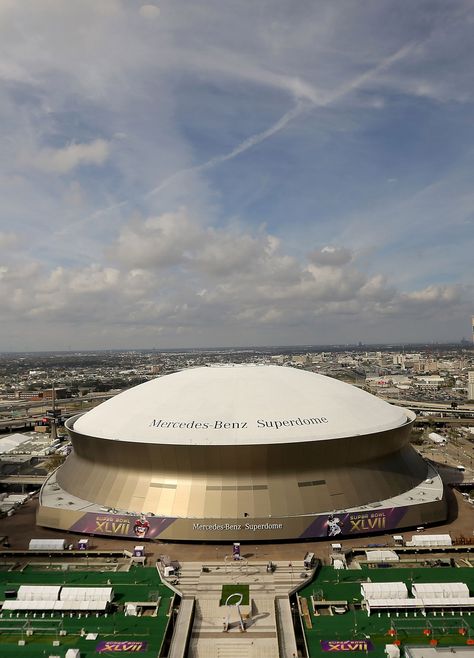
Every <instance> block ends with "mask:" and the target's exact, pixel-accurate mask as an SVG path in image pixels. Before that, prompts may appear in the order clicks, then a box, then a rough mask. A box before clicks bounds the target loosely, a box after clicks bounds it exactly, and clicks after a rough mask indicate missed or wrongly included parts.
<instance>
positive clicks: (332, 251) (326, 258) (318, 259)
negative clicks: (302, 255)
mask: <svg viewBox="0 0 474 658" xmlns="http://www.w3.org/2000/svg"><path fill="white" fill-rule="evenodd" d="M309 259H310V260H311V261H312V262H313V263H316V264H317V265H328V266H332V265H344V264H345V263H350V261H351V260H352V252H351V250H350V249H346V248H344V247H333V246H326V247H322V248H320V249H315V250H314V251H312V252H311V253H310V254H309Z"/></svg>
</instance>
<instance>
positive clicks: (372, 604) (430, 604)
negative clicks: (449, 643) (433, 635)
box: [365, 596, 474, 615]
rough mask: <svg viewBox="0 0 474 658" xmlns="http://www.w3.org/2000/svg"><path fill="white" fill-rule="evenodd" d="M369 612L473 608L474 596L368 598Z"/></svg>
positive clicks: (367, 606) (366, 603)
mask: <svg viewBox="0 0 474 658" xmlns="http://www.w3.org/2000/svg"><path fill="white" fill-rule="evenodd" d="M365 606H366V609H367V613H368V614H369V615H370V613H371V612H373V611H375V610H378V611H380V610H403V611H406V610H421V611H422V613H423V614H424V612H425V610H427V609H429V610H446V609H448V610H451V609H452V608H457V609H459V608H461V609H463V610H464V609H466V610H467V609H470V608H471V609H472V608H474V597H472V596H468V597H463V598H449V599H439V598H427V597H423V598H416V599H367V600H366V601H365Z"/></svg>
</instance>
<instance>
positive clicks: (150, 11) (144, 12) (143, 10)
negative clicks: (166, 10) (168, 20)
mask: <svg viewBox="0 0 474 658" xmlns="http://www.w3.org/2000/svg"><path fill="white" fill-rule="evenodd" d="M139 11H140V16H142V17H143V18H147V19H148V20H153V19H155V18H158V16H159V15H160V8H159V7H157V6H156V5H142V6H141V7H140V10H139Z"/></svg>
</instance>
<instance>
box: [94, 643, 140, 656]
mask: <svg viewBox="0 0 474 658" xmlns="http://www.w3.org/2000/svg"><path fill="white" fill-rule="evenodd" d="M147 648H148V643H147V642H141V641H136V640H128V641H126V642H115V641H114V640H110V641H109V640H105V641H104V642H99V644H98V645H97V646H96V648H95V650H96V652H97V653H109V652H110V653H139V652H142V651H146V650H147Z"/></svg>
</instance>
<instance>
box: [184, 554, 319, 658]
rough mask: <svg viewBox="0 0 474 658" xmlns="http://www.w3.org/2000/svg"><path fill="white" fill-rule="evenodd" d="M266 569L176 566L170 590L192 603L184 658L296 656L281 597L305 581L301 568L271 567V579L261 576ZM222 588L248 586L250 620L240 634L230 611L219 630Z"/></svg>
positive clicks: (249, 564)
mask: <svg viewBox="0 0 474 658" xmlns="http://www.w3.org/2000/svg"><path fill="white" fill-rule="evenodd" d="M266 564H267V563H266V562H259V561H251V560H249V561H246V560H242V561H241V562H228V563H223V562H218V561H213V562H207V563H206V564H205V565H202V564H201V563H197V562H183V563H181V573H180V578H179V582H178V583H176V585H175V587H176V589H178V591H180V592H181V593H182V595H183V596H184V597H186V598H188V597H195V616H194V624H193V627H192V632H191V640H190V644H189V649H188V656H189V658H280V656H285V658H286V656H288V658H291V657H292V656H293V655H296V643H295V639H294V635H293V632H292V629H293V626H292V624H291V610H290V606H289V602H288V598H287V597H288V594H289V592H290V591H292V590H294V589H297V588H299V586H300V585H301V584H302V583H303V582H304V581H305V580H306V578H304V577H302V575H301V574H305V573H306V572H305V569H304V566H303V562H302V561H294V562H292V563H288V562H274V564H276V569H275V571H274V572H273V573H268V572H267V570H266ZM203 566H204V570H203ZM223 584H248V585H249V590H250V600H251V605H250V616H249V619H248V620H246V630H245V631H244V632H242V630H241V629H240V624H239V619H238V614H237V609H236V608H232V609H231V610H230V612H231V616H230V618H229V621H230V625H229V630H228V631H227V632H224V630H223V628H224V621H225V618H226V616H227V609H226V608H225V607H222V606H220V605H219V600H220V597H221V590H222V585H223ZM277 597H279V598H277ZM277 626H278V628H279V630H280V635H279V634H278V632H277ZM282 629H283V631H284V632H283V633H282ZM288 631H290V632H288ZM279 638H280V646H279Z"/></svg>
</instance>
